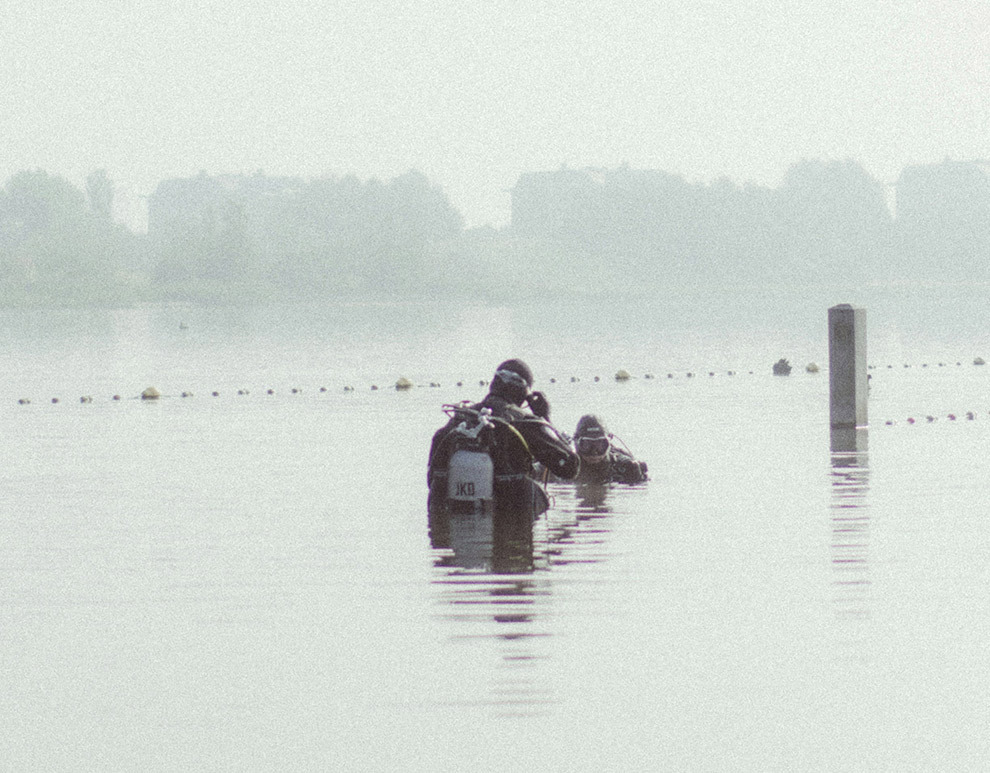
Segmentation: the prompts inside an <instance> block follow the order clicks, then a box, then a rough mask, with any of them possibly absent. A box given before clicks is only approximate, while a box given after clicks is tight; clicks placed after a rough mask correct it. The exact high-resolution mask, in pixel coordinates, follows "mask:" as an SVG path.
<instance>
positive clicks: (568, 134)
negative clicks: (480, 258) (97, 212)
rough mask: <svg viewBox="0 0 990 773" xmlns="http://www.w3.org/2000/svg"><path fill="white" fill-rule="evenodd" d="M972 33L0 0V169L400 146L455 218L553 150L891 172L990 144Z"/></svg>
mask: <svg viewBox="0 0 990 773" xmlns="http://www.w3.org/2000/svg"><path fill="white" fill-rule="evenodd" d="M988 41H990V3H988V2H987V1H986V0H973V1H972V2H960V1H958V0H918V1H916V2H911V1H910V0H883V1H879V0H799V1H798V2H786V1H785V0H740V1H738V2H733V0H713V1H709V0H666V2H665V1H664V0H658V1H656V2H652V3H645V2H635V1H634V0H559V2H551V3H548V2H539V1H538V0H526V1H525V2H524V1H522V0H486V2H483V3H480V2H479V3H478V4H477V5H475V4H474V3H464V2H463V0H458V2H453V1H452V0H431V1H430V2H406V1H399V2H394V1H393V2H380V1H379V0H361V1H360V2H357V1H356V2H352V3H340V2H333V1H332V0H331V1H330V2H328V1H327V0H279V2H271V1H270V0H227V1H225V2H216V1H213V0H130V1H127V0H63V1H61V2H51V1H49V0H0V67H2V79H3V99H2V100H0V175H2V177H3V180H4V181H5V180H6V179H7V178H8V177H9V176H10V174H12V173H14V172H16V171H19V170H22V169H30V168H42V169H45V170H46V171H49V172H51V173H54V174H61V175H65V176H67V177H69V179H71V180H73V181H74V182H77V183H81V182H82V180H83V179H84V178H85V176H86V174H87V173H88V172H90V171H92V170H93V169H96V168H105V169H106V170H107V171H108V173H109V175H110V177H111V178H112V179H114V180H115V181H116V182H118V184H119V185H120V186H121V187H122V189H123V191H124V192H130V193H131V194H145V193H150V192H151V190H152V189H153V188H154V186H155V184H156V183H157V182H158V181H159V180H162V179H165V178H168V177H176V176H186V175H191V174H196V173H197V172H198V171H200V170H205V171H206V172H208V173H211V174H215V173H223V172H253V171H256V170H258V169H262V170H264V171H265V172H266V173H268V174H272V175H281V174H295V175H301V176H304V177H312V176H317V175H324V174H338V175H341V174H349V173H353V174H356V175H357V176H358V177H360V178H362V179H366V178H368V177H379V178H381V179H387V178H390V177H393V176H395V175H397V174H401V173H403V172H405V171H408V170H409V169H411V168H416V169H418V170H420V171H421V172H423V173H424V174H426V175H427V176H428V177H429V178H430V179H432V180H433V181H435V182H436V183H437V184H439V185H441V186H442V187H443V188H444V190H445V191H446V192H447V194H448V195H449V197H450V199H451V201H452V202H453V204H454V205H455V206H456V207H457V208H458V209H459V210H460V211H461V212H462V213H463V214H464V215H465V217H466V219H467V222H468V224H469V225H480V224H483V223H492V224H494V225H502V224H504V223H506V222H507V221H508V216H509V204H510V197H509V192H508V191H509V189H510V188H511V187H512V186H513V184H514V183H515V181H516V180H517V178H518V176H519V174H520V173H522V172H527V171H536V170H546V169H555V168H558V167H560V166H561V164H567V165H568V166H572V167H582V166H604V167H613V168H614V167H616V166H618V165H620V164H623V163H627V164H629V165H630V166H632V167H633V168H649V169H662V170H665V171H670V172H676V173H680V174H683V175H685V176H686V177H687V178H688V179H690V180H697V181H707V180H711V179H714V178H716V177H720V176H725V177H728V178H730V179H732V180H735V181H736V182H740V183H742V182H746V181H752V182H757V183H762V184H768V185H776V184H778V183H779V181H780V179H781V177H782V174H783V172H784V171H785V170H786V168H787V167H788V166H789V165H790V164H792V163H794V162H795V161H798V160H801V159H802V158H824V159H845V158H851V159H854V160H856V161H859V162H860V163H862V164H863V166H864V167H865V168H866V169H867V170H868V171H869V172H871V173H872V174H874V175H875V176H877V177H879V178H880V179H882V180H884V181H887V182H893V181H894V180H895V179H896V177H897V175H898V174H899V172H900V171H901V169H902V168H903V167H904V166H906V165H909V164H915V163H927V162H933V161H940V160H942V159H944V158H946V157H949V158H954V159H971V158H985V157H990V53H988V52H990V45H988Z"/></svg>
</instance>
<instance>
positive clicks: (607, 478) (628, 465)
mask: <svg viewBox="0 0 990 773" xmlns="http://www.w3.org/2000/svg"><path fill="white" fill-rule="evenodd" d="M646 473H647V466H646V462H639V461H637V460H636V459H634V458H633V456H632V454H630V453H629V452H628V451H625V450H623V449H621V448H617V447H616V446H615V445H611V444H610V445H609V449H608V453H607V454H606V455H605V458H604V459H603V460H602V461H601V462H598V463H591V462H588V461H587V460H583V461H582V462H581V470H580V472H579V473H578V476H577V478H576V480H577V481H578V482H579V483H642V482H643V481H645V480H648V476H647V474H646Z"/></svg>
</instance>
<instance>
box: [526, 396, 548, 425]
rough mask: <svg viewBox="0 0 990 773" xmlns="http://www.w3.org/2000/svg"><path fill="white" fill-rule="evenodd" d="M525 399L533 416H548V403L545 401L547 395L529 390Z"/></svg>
mask: <svg viewBox="0 0 990 773" xmlns="http://www.w3.org/2000/svg"><path fill="white" fill-rule="evenodd" d="M526 401H527V402H528V403H529V409H530V410H531V411H532V412H533V415H534V416H539V417H540V418H541V419H549V418H550V403H548V402H547V396H546V395H545V394H543V392H530V393H529V397H527V398H526Z"/></svg>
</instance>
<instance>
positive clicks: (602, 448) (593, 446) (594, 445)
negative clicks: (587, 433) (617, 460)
mask: <svg viewBox="0 0 990 773" xmlns="http://www.w3.org/2000/svg"><path fill="white" fill-rule="evenodd" d="M608 447H609V440H608V438H607V437H582V438H578V441H577V452H578V454H580V455H581V456H588V457H593V458H595V457H602V456H605V454H607V453H608Z"/></svg>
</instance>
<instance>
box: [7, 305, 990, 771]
mask: <svg viewBox="0 0 990 773" xmlns="http://www.w3.org/2000/svg"><path fill="white" fill-rule="evenodd" d="M844 300H846V299H844V298H838V299H835V301H834V302H842V301H844ZM826 311H827V305H822V306H821V307H820V308H816V309H812V310H811V311H806V312H804V313H803V315H795V316H794V317H791V318H788V317H786V316H768V317H766V318H760V317H751V318H748V320H747V322H745V323H739V322H734V321H733V319H732V314H731V313H730V312H729V311H727V310H724V309H723V310H721V311H719V312H718V313H701V314H698V315H697V318H695V319H693V320H692V319H691V318H690V315H688V314H687V313H686V312H685V310H684V309H681V310H680V313H679V314H673V315H669V314H667V313H666V310H665V309H664V308H659V307H649V306H647V305H645V304H644V305H643V306H642V307H639V308H631V307H622V308H619V309H615V308H609V307H608V306H605V307H602V306H593V305H592V306H587V305H584V304H580V303H575V304H570V305H562V304H561V305H558V306H554V307H541V308H540V309H538V310H536V309H522V308H520V309H510V308H505V307H463V308H455V309H440V308H437V307H435V306H427V305H415V304H410V305H407V306H389V305H381V306H371V305H355V306H347V305H342V306H334V307H330V308H327V309H320V310H315V309H312V308H309V309H306V308H298V309H289V310H286V309H283V310H266V311H253V312H245V311H243V310H231V309H227V310H212V311H211V310H202V309H200V310H194V309H188V308H179V307H175V308H153V309H141V310H129V311H120V312H57V313H40V312H6V313H3V314H0V321H2V323H3V324H2V327H0V341H2V343H3V347H2V351H0V358H2V371H0V428H2V432H3V436H4V438H5V442H4V443H3V446H2V450H0V459H2V465H0V481H2V485H0V505H2V512H3V514H4V515H3V519H2V522H0V624H2V628H3V632H4V633H3V638H2V642H0V664H2V670H0V717H2V720H0V721H2V724H0V730H2V732H0V760H2V763H0V768H2V769H4V770H11V771H40V770H44V771H79V770H106V771H131V770H133V771H149V770H162V771H187V770H252V771H253V770H264V771H267V770H320V771H322V770H340V771H386V770H387V771H392V770H394V771H461V770H468V769H470V770H499V771H514V770H526V771H528V770H533V769H554V770H569V771H601V770H685V771H688V770H689V771H721V770H726V771H729V770H731V771H768V770H774V771H792V770H793V771H876V770H892V771H893V770H896V771H911V770H918V771H922V770H925V771H930V770H954V771H959V770H985V769H986V768H987V766H988V764H990V739H988V735H987V733H986V727H987V724H988V720H990V703H988V701H987V694H988V690H990V667H988V662H990V525H988V523H987V516H988V507H987V504H986V503H987V500H988V494H990V469H988V468H990V461H988V460H990V455H988V453H987V449H988V441H990V392H988V388H987V387H988V379H990V368H981V367H979V366H975V365H974V364H973V361H974V358H975V357H976V356H980V355H982V356H983V357H985V358H986V357H988V356H990V337H988V336H984V335H982V334H981V333H979V332H976V333H974V332H972V331H969V332H968V333H966V334H959V333H958V332H955V333H947V334H944V335H940V336H935V335H929V336H924V335H919V334H918V333H917V331H916V330H914V329H911V330H907V329H906V328H904V327H902V326H900V324H899V323H898V322H896V321H892V320H891V319H890V318H889V317H884V315H883V310H881V312H880V313H874V311H873V310H870V312H869V313H870V315H871V316H870V319H869V324H870V332H869V345H870V357H869V360H870V362H871V364H872V366H873V369H872V370H871V375H872V381H871V384H872V391H871V403H870V419H871V426H870V428H869V430H868V432H865V433H860V436H859V437H858V438H855V437H854V438H853V439H852V440H851V441H850V440H848V439H842V438H835V439H833V438H831V437H830V433H829V429H828V395H827V387H828V373H827V367H826V366H827V360H828V353H827V344H826V336H825V331H826V325H825V320H826ZM791 323H793V324H791ZM509 356H520V357H522V358H524V359H526V360H527V361H528V362H529V363H530V365H531V366H532V367H533V368H534V370H535V372H536V374H537V387H538V388H541V389H543V390H544V391H545V392H546V393H547V395H548V397H549V399H550V402H551V405H552V409H553V413H552V418H553V419H554V421H555V422H556V423H557V424H558V426H560V427H561V428H562V429H564V430H566V431H573V428H574V425H575V424H576V422H577V419H578V418H579V417H580V416H581V414H583V413H586V412H596V413H598V414H599V415H600V416H601V417H602V418H604V420H605V421H606V423H607V424H608V425H609V428H610V429H611V430H612V431H613V432H614V433H616V435H618V436H619V437H620V438H621V439H622V440H623V441H625V443H626V444H627V445H628V446H629V448H630V449H631V450H632V451H633V453H634V454H635V455H636V456H637V457H638V458H640V459H643V460H645V461H647V462H648V463H649V465H650V471H651V476H652V479H651V480H650V482H649V483H648V484H646V485H643V486H634V487H629V486H614V487H611V488H606V489H588V488H575V487H574V486H570V485H556V486H554V487H552V491H551V493H552V495H553V498H554V505H553V507H552V509H551V510H550V511H549V512H548V513H546V514H545V515H543V516H541V517H540V518H538V519H537V520H536V521H535V523H532V524H529V523H517V524H513V525H511V527H509V528H508V529H505V528H503V529H502V530H501V531H498V530H497V531H496V538H495V539H494V541H493V540H491V539H490V538H489V539H487V540H486V539H479V534H484V533H486V532H485V529H488V530H489V531H488V532H487V533H488V534H490V533H491V532H490V530H491V528H492V527H491V525H490V524H489V525H486V524H484V523H481V524H478V523H456V524H451V525H450V533H449V535H448V538H447V539H445V540H442V541H441V542H442V543H443V545H442V546H437V545H436V543H437V539H436V536H437V535H436V534H433V535H432V536H433V540H432V541H431V532H430V528H429V525H428V520H427V513H426V495H427V489H426V454H427V450H428V445H429V438H430V435H431V434H432V432H433V431H434V430H435V429H436V427H437V426H439V425H440V424H441V423H442V422H443V421H444V420H445V417H444V416H443V414H442V412H441V406H442V405H443V404H444V403H449V402H455V401H458V400H462V399H477V398H479V397H480V396H481V395H482V394H483V392H484V388H483V387H481V386H479V384H478V382H479V380H481V379H488V378H490V376H491V371H492V369H493V367H494V365H495V364H497V363H498V362H499V361H500V360H501V359H504V358H505V357H509ZM780 357H787V358H789V359H790V361H791V362H792V364H794V365H795V369H794V372H793V374H792V375H791V376H790V377H788V378H779V377H774V376H772V375H771V371H770V366H771V364H772V363H773V362H774V361H776V360H777V359H778V358H780ZM810 362H817V363H818V364H819V365H820V366H821V372H820V373H817V374H812V373H807V372H805V369H804V366H805V365H806V364H808V363H810ZM957 363H958V364H957ZM888 366H890V367H888ZM905 366H910V367H905ZM619 369H625V370H627V371H628V372H629V373H630V374H632V375H633V378H632V379H631V380H630V381H628V382H625V383H617V382H616V381H615V380H614V378H613V377H614V374H615V373H616V372H617V371H618V370H619ZM689 374H691V375H689ZM647 375H649V376H652V378H647V377H646V376H647ZM400 376H406V377H408V378H410V379H412V380H413V381H414V382H415V383H416V384H417V386H416V387H415V388H414V389H412V390H409V391H407V392H397V391H396V390H395V389H393V388H392V385H393V384H394V383H395V381H396V379H397V378H399V377H400ZM596 377H598V378H599V380H597V381H596ZM551 379H553V381H551ZM572 379H573V380H572ZM458 381H461V382H463V386H458V385H457V382H458ZM431 384H436V385H437V386H431ZM147 386H155V387H157V388H158V389H159V390H160V391H161V392H162V394H163V395H164V396H163V398H162V399H161V400H158V401H154V402H148V401H141V400H139V399H135V398H136V396H137V395H138V394H140V392H141V390H142V389H144V388H145V387H147ZM373 386H377V387H379V388H378V389H373V388H372V387H373ZM268 390H271V391H272V393H271V394H269V393H268ZM294 390H295V391H294ZM324 390H325V391H324ZM238 391H241V392H243V393H244V394H238ZM183 392H187V393H191V396H187V397H182V396H181V395H182V393H183ZM213 392H217V393H218V394H217V395H216V396H213V394H212V393H213ZM114 395H119V396H120V398H121V399H120V400H113V399H112V397H113V396H114ZM84 396H86V397H89V396H91V397H92V402H85V403H84V402H80V398H81V397H84ZM53 398H57V399H58V402H57V403H53V402H52V400H53ZM19 399H29V400H30V401H31V402H30V404H25V405H21V404H19V403H18V400H19ZM968 413H972V418H970V417H969V416H967V414H968ZM950 415H952V416H955V417H956V418H955V419H952V418H950ZM928 417H931V420H929V418H928ZM910 419H913V420H914V421H913V422H912V421H909V420H910ZM833 448H834V449H835V450H833Z"/></svg>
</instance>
